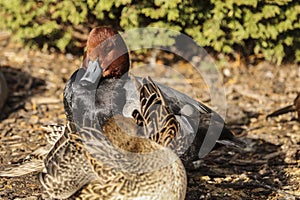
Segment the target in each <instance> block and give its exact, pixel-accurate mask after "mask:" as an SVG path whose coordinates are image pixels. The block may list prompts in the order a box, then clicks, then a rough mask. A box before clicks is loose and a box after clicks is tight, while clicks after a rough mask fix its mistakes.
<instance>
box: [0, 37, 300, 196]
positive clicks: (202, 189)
mask: <svg viewBox="0 0 300 200" xmlns="http://www.w3.org/2000/svg"><path fill="white" fill-rule="evenodd" d="M0 49H1V51H0V71H2V72H3V74H4V75H5V77H6V79H7V83H8V87H9V98H8V100H7V102H6V105H5V107H4V108H3V109H2V111H1V116H0V117H1V120H0V170H2V169H4V168H5V167H7V166H9V165H11V164H18V163H21V162H22V161H23V160H24V159H26V156H27V155H28V154H30V153H31V152H33V151H34V150H36V149H37V148H39V147H40V146H43V145H45V144H46V138H45V135H44V133H43V130H42V128H41V126H43V125H45V124H49V123H54V124H56V123H64V122H65V121H66V119H65V114H64V109H63V103H62V97H63V96H62V94H63V88H64V85H65V83H66V81H67V80H68V79H69V77H70V76H71V74H72V73H73V71H75V70H76V69H77V68H78V67H80V65H81V57H78V56H73V55H71V54H60V53H55V52H48V51H45V52H43V51H41V50H31V49H26V48H24V47H23V46H22V45H20V44H18V43H14V42H11V41H10V38H9V37H5V38H4V39H2V40H1V39H0ZM132 60H133V62H132V65H133V70H132V73H133V74H137V75H141V76H147V75H149V76H151V77H153V78H154V79H155V80H157V81H158V82H161V83H163V84H166V85H169V86H170V87H173V88H175V89H178V90H180V91H182V92H184V93H187V94H189V95H191V96H192V97H194V98H196V99H198V100H202V101H204V102H205V103H207V104H208V105H210V95H209V92H208V89H207V86H206V85H205V82H204V81H203V80H202V78H201V76H199V75H197V74H198V73H194V69H193V68H192V67H191V66H190V65H189V64H187V63H186V62H184V61H182V60H178V59H174V56H173V55H170V54H167V53H162V54H160V55H159V56H158V58H157V61H156V65H155V66H149V65H147V66H144V67H141V64H145V65H146V64H147V63H148V60H149V59H148V58H147V57H143V56H132ZM174 60H176V61H174ZM163 64H165V65H169V66H171V67H167V66H164V65H163ZM216 64H217V66H218V69H219V71H220V74H221V75H222V77H223V83H224V84H223V87H224V88H225V91H226V103H227V116H226V121H227V123H228V125H229V127H230V128H231V129H232V130H233V131H235V133H236V134H237V136H238V137H240V138H241V139H242V140H244V141H245V142H246V143H247V147H246V148H245V149H234V148H229V147H222V148H221V149H218V150H216V151H213V152H211V153H210V154H209V155H207V156H206V157H205V158H204V159H202V160H201V161H200V162H199V163H197V165H198V168H197V169H195V170H191V171H189V172H188V177H189V178H188V189H187V197H186V199H189V200H192V199H299V198H300V123H299V122H298V121H297V120H295V119H296V117H297V116H296V113H289V114H285V115H282V116H279V117H275V118H272V119H268V120H266V119H265V117H266V115H267V114H269V113H270V112H272V111H274V110H276V109H278V108H280V107H283V106H286V105H289V104H291V103H292V102H293V99H294V98H295V97H296V93H297V92H298V91H300V88H299V87H297V86H299V85H300V66H299V65H296V64H284V65H281V66H276V65H272V64H270V63H268V62H261V63H259V64H257V65H251V64H248V65H243V64H241V63H238V62H224V61H223V62H216ZM174 72H176V73H177V74H179V75H180V76H179V75H178V76H177V75H176V73H174ZM181 75H183V76H185V79H184V80H185V81H183V80H182V79H181ZM216 109H217V108H216ZM217 110H218V109H217ZM0 199H27V200H29V199H33V200H34V199H42V187H41V186H40V184H39V182H38V181H37V178H36V174H30V175H26V176H22V177H18V178H0Z"/></svg>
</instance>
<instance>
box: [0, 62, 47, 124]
mask: <svg viewBox="0 0 300 200" xmlns="http://www.w3.org/2000/svg"><path fill="white" fill-rule="evenodd" d="M0 71H1V72H2V73H3V74H4V77H5V79H6V82H7V86H8V89H9V95H8V98H7V101H6V103H5V105H4V107H3V109H2V111H1V113H0V120H3V119H5V118H7V116H9V115H10V114H11V113H13V112H15V111H17V110H19V109H21V108H24V105H25V102H26V100H27V99H28V98H29V97H30V96H33V95H35V94H39V93H42V92H44V91H45V86H46V83H45V81H44V80H43V79H40V78H37V77H33V76H31V75H30V74H29V73H27V72H25V71H22V70H21V69H15V68H13V67H10V66H0Z"/></svg>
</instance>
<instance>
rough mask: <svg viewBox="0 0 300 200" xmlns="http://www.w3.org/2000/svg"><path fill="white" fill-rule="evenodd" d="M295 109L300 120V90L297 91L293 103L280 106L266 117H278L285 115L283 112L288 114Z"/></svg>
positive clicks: (299, 120)
mask: <svg viewBox="0 0 300 200" xmlns="http://www.w3.org/2000/svg"><path fill="white" fill-rule="evenodd" d="M295 111H296V113H297V115H298V118H297V119H296V120H297V121H298V122H300V92H298V93H297V96H296V97H295V99H294V102H293V104H290V105H288V106H286V107H283V108H280V109H278V110H276V111H274V112H272V113H270V114H268V115H267V117H266V118H267V119H268V118H271V117H276V116H279V115H283V114H286V113H289V112H295Z"/></svg>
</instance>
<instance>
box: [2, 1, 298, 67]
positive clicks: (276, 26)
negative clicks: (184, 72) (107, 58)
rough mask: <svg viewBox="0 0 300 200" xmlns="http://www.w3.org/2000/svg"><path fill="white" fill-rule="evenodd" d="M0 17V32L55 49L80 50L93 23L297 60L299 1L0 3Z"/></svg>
mask: <svg viewBox="0 0 300 200" xmlns="http://www.w3.org/2000/svg"><path fill="white" fill-rule="evenodd" d="M0 17H1V22H0V29H8V30H10V31H11V32H12V33H13V37H14V39H17V40H22V41H24V42H26V43H27V44H29V45H30V46H41V45H42V47H44V48H47V47H49V46H54V47H57V48H58V49H59V50H61V51H65V50H70V49H73V48H74V47H79V48H82V47H83V46H84V41H85V39H86V37H87V35H88V32H89V30H90V29H91V28H92V27H95V26H97V25H110V26H113V27H116V28H118V29H123V30H129V29H131V28H137V27H149V26H150V27H163V28H169V29H172V30H176V31H180V32H182V33H186V34H188V35H189V36H191V37H192V38H194V40H195V41H196V42H197V43H198V44H199V45H201V46H203V47H207V48H208V49H211V50H214V51H217V52H222V53H225V54H228V55H233V54H235V53H239V54H242V55H243V56H250V55H254V56H255V57H257V58H262V59H266V60H269V61H272V62H275V63H277V64H280V63H281V62H282V61H283V59H286V60H289V61H296V62H300V20H299V19H300V3H299V0H247V1H243V0H226V1H224V0H203V1H196V0H194V1H193V0H171V1H170V0H152V1H149V0H115V1H111V0H100V1H98V0H82V1H77V0H66V1H63V0H61V1H56V0H55V1H54V0H48V1H23V0H9V1H8V0H0ZM161 43H162V44H166V45H167V43H168V44H171V43H172V40H168V39H164V40H162V41H161Z"/></svg>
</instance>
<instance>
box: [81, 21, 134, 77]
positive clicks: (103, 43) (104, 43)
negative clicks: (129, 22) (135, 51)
mask: <svg viewBox="0 0 300 200" xmlns="http://www.w3.org/2000/svg"><path fill="white" fill-rule="evenodd" d="M96 61H97V62H96ZM98 64H99V65H100V66H97V65H98ZM129 66H130V61H129V54H128V49H127V46H126V44H125V42H124V40H123V39H122V37H121V36H120V35H119V34H118V32H117V31H115V30H114V29H112V28H109V27H96V28H94V29H93V30H92V31H91V32H90V34H89V37H88V40H87V51H86V53H85V55H84V60H83V67H84V68H85V69H86V70H87V72H88V73H89V75H90V73H91V72H96V73H99V70H96V68H97V67H100V68H101V69H100V74H97V76H101V78H111V77H121V76H122V75H123V74H125V73H126V72H128V70H129ZM94 75H95V74H94Z"/></svg>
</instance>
